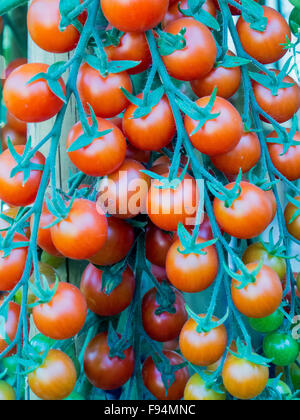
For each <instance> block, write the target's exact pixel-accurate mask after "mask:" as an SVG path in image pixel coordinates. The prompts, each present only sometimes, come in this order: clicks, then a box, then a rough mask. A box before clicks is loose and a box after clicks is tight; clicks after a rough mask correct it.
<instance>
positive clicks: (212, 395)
mask: <svg viewBox="0 0 300 420" xmlns="http://www.w3.org/2000/svg"><path fill="white" fill-rule="evenodd" d="M220 391H221V392H216V391H214V390H213V389H209V388H207V386H206V385H205V382H204V381H203V379H202V378H201V376H200V375H198V373H195V374H194V375H193V376H191V377H190V379H189V381H188V383H187V384H186V387H185V389H184V399H185V400H186V401H225V400H226V393H225V391H224V390H223V389H220Z"/></svg>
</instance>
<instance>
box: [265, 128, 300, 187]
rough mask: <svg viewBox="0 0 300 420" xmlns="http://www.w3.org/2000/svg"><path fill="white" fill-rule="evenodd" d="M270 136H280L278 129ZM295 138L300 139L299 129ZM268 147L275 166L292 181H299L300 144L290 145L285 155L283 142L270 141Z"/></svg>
mask: <svg viewBox="0 0 300 420" xmlns="http://www.w3.org/2000/svg"><path fill="white" fill-rule="evenodd" d="M287 131H290V130H287ZM269 138H278V134H277V133H276V131H272V133H270V134H269V135H268V139H269ZM293 140H294V141H297V142H299V141H300V132H299V131H297V132H296V133H295V135H294V137H293ZM268 149H269V153H270V158H271V159H272V162H273V165H274V166H275V168H276V169H278V171H279V172H281V173H282V175H284V176H285V177H286V178H287V179H289V180H290V181H297V179H299V178H300V146H290V147H289V148H288V151H287V152H286V153H285V154H284V155H282V152H283V145H282V144H277V143H268Z"/></svg>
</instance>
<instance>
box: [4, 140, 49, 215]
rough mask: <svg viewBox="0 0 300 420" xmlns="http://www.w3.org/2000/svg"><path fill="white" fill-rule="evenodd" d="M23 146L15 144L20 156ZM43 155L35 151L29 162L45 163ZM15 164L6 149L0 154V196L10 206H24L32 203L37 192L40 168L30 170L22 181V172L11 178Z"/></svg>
mask: <svg viewBox="0 0 300 420" xmlns="http://www.w3.org/2000/svg"><path fill="white" fill-rule="evenodd" d="M24 149H25V146H15V151H16V152H17V153H18V154H19V155H20V156H22V155H23V153H24ZM45 161H46V160H45V157H44V155H42V153H41V152H39V151H38V152H36V153H35V154H34V156H33V157H32V158H31V159H30V162H32V163H36V164H38V165H44V164H45ZM16 166H17V162H16V161H15V159H14V157H13V156H12V154H11V153H10V151H9V150H8V149H6V150H5V151H4V152H3V153H2V154H1V155H0V198H1V200H3V201H4V202H5V203H7V204H9V205H11V206H18V207H24V206H28V205H29V204H32V203H33V202H34V200H35V198H36V195H37V193H38V189H39V186H40V182H41V179H42V175H43V172H42V170H36V169H34V170H31V171H30V175H29V178H28V180H27V181H26V182H25V183H24V185H23V182H24V173H23V172H18V173H17V174H16V175H14V176H13V177H12V178H11V177H10V174H11V171H12V170H13V169H14V168H15V167H16Z"/></svg>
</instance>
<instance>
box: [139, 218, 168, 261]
mask: <svg viewBox="0 0 300 420" xmlns="http://www.w3.org/2000/svg"><path fill="white" fill-rule="evenodd" d="M172 243H173V238H172V236H171V235H170V234H169V233H167V232H164V231H163V230H161V229H158V228H157V227H156V226H154V225H150V226H149V227H148V229H147V232H146V242H145V247H146V258H147V260H149V261H150V262H151V264H155V265H159V266H160V267H165V265H166V259H167V254H168V251H169V249H170V246H171V245H172Z"/></svg>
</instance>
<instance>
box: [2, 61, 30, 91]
mask: <svg viewBox="0 0 300 420" xmlns="http://www.w3.org/2000/svg"><path fill="white" fill-rule="evenodd" d="M23 64H27V58H16V59H15V60H12V61H11V62H10V63H9V64H8V66H7V67H6V69H5V70H4V72H3V73H2V74H1V83H2V87H3V86H4V83H5V81H6V79H7V78H8V76H9V75H10V73H12V72H13V71H14V70H15V69H17V68H18V67H20V66H23Z"/></svg>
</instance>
